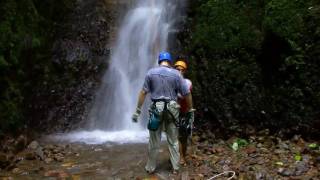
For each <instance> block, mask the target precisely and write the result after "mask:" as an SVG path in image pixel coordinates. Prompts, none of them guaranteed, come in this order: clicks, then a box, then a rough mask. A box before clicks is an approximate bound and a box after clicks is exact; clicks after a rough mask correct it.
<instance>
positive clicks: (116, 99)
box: [70, 0, 185, 142]
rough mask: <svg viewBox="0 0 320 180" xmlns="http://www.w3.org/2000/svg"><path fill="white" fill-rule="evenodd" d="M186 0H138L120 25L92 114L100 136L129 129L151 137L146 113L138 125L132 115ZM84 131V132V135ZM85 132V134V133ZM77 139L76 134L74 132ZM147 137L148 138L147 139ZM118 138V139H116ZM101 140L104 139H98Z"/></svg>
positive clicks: (165, 47)
mask: <svg viewBox="0 0 320 180" xmlns="http://www.w3.org/2000/svg"><path fill="white" fill-rule="evenodd" d="M184 1H185V0H138V1H136V5H134V6H135V7H134V8H133V9H132V10H130V11H129V12H128V13H127V15H126V17H125V19H124V21H123V23H122V26H121V28H120V32H119V34H118V40H117V42H116V46H115V48H114V51H113V52H112V57H111V60H110V64H109V67H108V70H107V72H106V73H105V75H104V77H103V82H102V85H101V88H100V89H99V90H98V92H97V94H96V99H95V104H94V106H93V108H92V110H91V112H90V114H89V118H88V119H89V129H90V130H93V131H92V133H94V132H99V133H94V134H96V138H99V137H100V138H103V139H106V141H111V140H110V139H109V138H106V137H101V135H102V133H101V131H94V130H102V131H107V133H106V134H103V136H108V132H110V133H115V132H118V131H119V132H128V131H130V132H128V133H127V134H122V136H124V137H125V136H128V137H129V136H130V137H132V136H134V137H139V138H140V140H138V139H137V140H132V139H131V140H132V141H133V142H134V141H139V142H140V141H141V136H139V135H132V132H135V133H137V134H139V133H142V134H145V136H147V133H145V132H146V131H143V130H145V129H146V118H145V116H146V114H147V112H146V111H147V108H144V113H143V114H144V115H142V116H144V118H143V117H142V118H140V121H139V123H138V124H135V123H132V121H131V115H132V113H133V112H134V111H135V107H136V103H137V96H138V93H139V91H140V90H141V88H142V85H143V82H144V77H145V75H146V73H147V71H148V70H149V69H150V68H151V67H153V66H155V65H156V64H157V56H158V54H159V52H160V51H164V50H167V48H168V37H169V34H170V31H173V29H174V24H175V21H176V20H177V18H178V17H179V13H178V8H179V7H178V6H180V5H181V4H182V3H183V2H184ZM88 133H89V132H86V133H83V132H82V133H78V134H79V136H90V138H91V139H92V138H93V137H95V135H94V134H91V135H89V134H88ZM80 134H81V135H80ZM84 134H85V135H84ZM70 137H72V138H73V139H81V140H82V141H85V138H82V137H80V138H76V134H72V136H70ZM145 139H146V140H147V138H145ZM117 140H118V139H117V138H115V141H117ZM98 142H100V141H99V140H98Z"/></svg>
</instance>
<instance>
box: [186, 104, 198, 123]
mask: <svg viewBox="0 0 320 180" xmlns="http://www.w3.org/2000/svg"><path fill="white" fill-rule="evenodd" d="M195 111H196V109H193V108H192V109H190V110H189V111H188V112H187V115H186V117H187V119H188V122H189V124H193V122H194V112H195Z"/></svg>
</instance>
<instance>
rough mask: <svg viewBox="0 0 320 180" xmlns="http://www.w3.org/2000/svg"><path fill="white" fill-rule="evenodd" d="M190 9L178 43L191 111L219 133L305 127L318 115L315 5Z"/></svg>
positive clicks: (273, 0)
mask: <svg viewBox="0 0 320 180" xmlns="http://www.w3.org/2000/svg"><path fill="white" fill-rule="evenodd" d="M193 7H195V9H194V11H193V13H194V17H193V19H192V20H193V21H191V22H190V23H191V24H192V27H193V28H192V31H191V34H190V37H191V38H190V39H188V40H185V41H189V42H188V43H186V44H189V46H188V47H187V48H186V51H187V52H191V54H192V58H191V63H190V64H191V69H192V70H193V71H192V72H190V74H189V75H190V77H191V79H192V80H193V82H194V91H193V95H194V96H195V98H194V99H195V101H196V105H197V106H198V107H197V109H207V110H208V113H209V115H210V117H209V118H211V119H212V118H213V120H218V121H219V122H220V123H221V124H222V125H223V126H228V125H231V124H233V123H254V124H256V125H259V126H272V127H279V128H281V127H286V126H287V127H290V126H298V127H303V126H306V125H309V127H311V126H310V125H311V124H312V122H313V120H315V119H316V117H317V116H318V115H319V114H320V111H319V109H318V107H319V105H320V99H319V94H320V93H319V91H320V83H319V79H320V73H319V71H318V69H319V66H320V60H319V57H320V56H319V55H320V51H319V49H320V45H319V44H320V38H319V37H320V36H319V35H320V28H319V27H320V11H319V10H320V3H319V1H315V0H267V1H243V0H201V1H197V2H196V3H195V2H194V4H193ZM239 121H240V122H239Z"/></svg>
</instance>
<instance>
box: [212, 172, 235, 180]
mask: <svg viewBox="0 0 320 180" xmlns="http://www.w3.org/2000/svg"><path fill="white" fill-rule="evenodd" d="M229 173H232V176H231V177H228V179H227V180H230V179H232V178H233V177H234V176H235V175H236V172H234V171H225V172H223V173H220V174H217V175H214V176H212V177H211V178H209V179H207V180H212V179H215V178H217V177H219V176H222V175H224V174H229Z"/></svg>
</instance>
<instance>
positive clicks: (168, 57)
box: [158, 52, 172, 64]
mask: <svg viewBox="0 0 320 180" xmlns="http://www.w3.org/2000/svg"><path fill="white" fill-rule="evenodd" d="M161 61H169V62H170V63H172V59H171V55H170V53H168V52H161V53H160V54H159V60H158V64H160V63H161Z"/></svg>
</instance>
